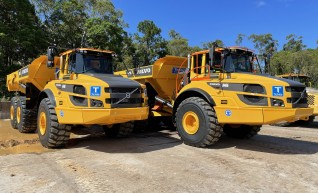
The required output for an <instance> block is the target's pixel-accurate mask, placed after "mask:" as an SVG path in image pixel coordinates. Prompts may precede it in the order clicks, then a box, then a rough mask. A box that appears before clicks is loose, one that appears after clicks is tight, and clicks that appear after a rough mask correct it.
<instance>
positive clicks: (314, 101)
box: [277, 73, 318, 126]
mask: <svg viewBox="0 0 318 193" xmlns="http://www.w3.org/2000/svg"><path fill="white" fill-rule="evenodd" d="M277 77H280V78H285V79H289V80H294V81H298V82H301V83H303V84H305V85H306V86H307V88H306V90H307V94H308V98H307V103H308V106H309V107H311V108H313V109H314V112H313V114H312V115H311V116H309V117H304V118H303V119H304V121H302V123H305V124H310V123H312V122H313V121H314V119H315V117H316V116H318V90H317V89H315V88H312V85H311V82H310V77H309V76H307V75H306V74H298V73H287V74H282V75H277ZM277 125H280V126H287V125H289V122H282V123H279V124H277Z"/></svg>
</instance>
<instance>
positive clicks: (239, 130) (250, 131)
mask: <svg viewBox="0 0 318 193" xmlns="http://www.w3.org/2000/svg"><path fill="white" fill-rule="evenodd" d="M260 130H261V126H251V125H241V126H239V127H231V126H230V125H225V126H224V127H223V132H224V133H225V134H226V135H227V136H229V137H233V138H237V139H250V138H252V137H253V136H255V135H257V133H258V132H259V131H260Z"/></svg>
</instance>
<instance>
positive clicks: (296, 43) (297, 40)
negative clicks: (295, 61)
mask: <svg viewBox="0 0 318 193" xmlns="http://www.w3.org/2000/svg"><path fill="white" fill-rule="evenodd" d="M302 38H303V37H302V36H296V35H295V34H290V35H288V36H286V40H287V41H288V42H287V43H286V44H284V46H283V50H284V51H292V52H298V51H301V50H303V49H305V48H306V45H304V44H303V40H302Z"/></svg>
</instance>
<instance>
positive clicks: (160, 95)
mask: <svg viewBox="0 0 318 193" xmlns="http://www.w3.org/2000/svg"><path fill="white" fill-rule="evenodd" d="M256 64H258V61H257V57H256V55H255V54H254V53H253V52H252V51H251V50H248V49H246V48H241V47H229V48H219V47H216V46H215V47H214V48H211V49H210V50H204V51H200V52H195V53H193V54H191V55H189V56H188V58H184V57H176V56H166V57H164V58H161V59H159V60H157V61H156V62H155V63H154V64H153V65H150V66H144V67H139V68H135V69H131V70H128V71H120V72H115V74H120V75H123V76H126V77H128V78H131V79H133V80H137V81H139V82H140V83H142V84H146V86H147V92H148V98H149V106H150V107H151V108H152V112H151V113H150V115H153V116H164V115H169V116H170V117H172V120H173V121H174V124H175V126H176V127H177V131H178V133H179V135H180V137H181V139H182V141H183V142H184V143H185V144H188V145H191V146H196V147H205V146H208V145H211V144H214V143H216V142H217V141H218V140H219V138H220V136H221V133H222V131H223V132H224V133H225V134H227V135H229V136H232V137H237V138H250V137H252V136H254V135H255V134H257V133H258V132H259V131H260V128H261V126H262V125H263V124H269V123H275V122H279V121H282V120H286V121H294V120H298V119H300V118H301V117H304V116H309V115H311V114H312V112H313V109H312V108H308V105H307V93H306V87H305V85H304V84H301V83H299V82H295V81H290V80H286V79H282V78H277V77H271V76H266V75H257V74H256V72H255V71H256V70H257V68H256ZM258 66H259V65H258ZM258 69H260V68H258Z"/></svg>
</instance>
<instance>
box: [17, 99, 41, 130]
mask: <svg viewBox="0 0 318 193" xmlns="http://www.w3.org/2000/svg"><path fill="white" fill-rule="evenodd" d="M16 117H17V118H16V119H17V128H18V130H19V132H21V133H31V132H34V131H35V130H36V111H34V110H28V109H26V99H25V97H19V98H18V100H17V108H16Z"/></svg>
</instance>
